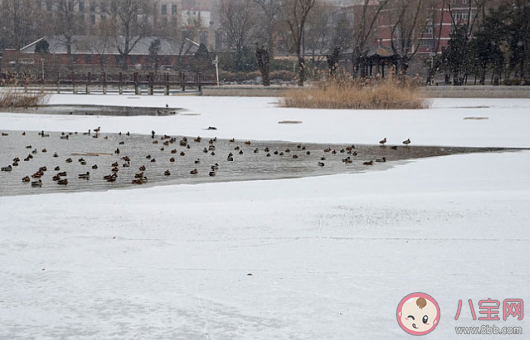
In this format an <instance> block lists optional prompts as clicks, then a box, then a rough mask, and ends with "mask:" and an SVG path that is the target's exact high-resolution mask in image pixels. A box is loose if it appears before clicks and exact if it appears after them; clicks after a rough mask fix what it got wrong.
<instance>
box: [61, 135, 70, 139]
mask: <svg viewBox="0 0 530 340" xmlns="http://www.w3.org/2000/svg"><path fill="white" fill-rule="evenodd" d="M69 137H70V136H69V135H66V136H61V137H59V138H60V139H69Z"/></svg>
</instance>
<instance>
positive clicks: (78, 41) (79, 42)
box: [20, 35, 199, 55]
mask: <svg viewBox="0 0 530 340" xmlns="http://www.w3.org/2000/svg"><path fill="white" fill-rule="evenodd" d="M156 39H159V40H160V52H159V53H158V55H180V54H182V55H194V54H195V53H196V52H197V51H198V49H199V47H198V46H197V45H196V44H193V43H191V42H189V41H185V42H184V44H183V43H182V42H177V41H172V40H168V39H163V38H157V37H146V38H142V39H140V40H139V41H138V43H137V44H136V45H135V46H134V48H133V49H132V51H131V52H130V53H129V55H149V54H150V53H149V47H150V46H151V43H152V42H153V41H155V40H156ZM41 40H46V41H47V42H48V44H49V49H48V50H49V52H50V53H51V54H66V53H67V49H66V43H65V39H64V38H63V37H61V36H45V37H42V38H40V39H39V40H36V41H34V42H32V43H31V44H29V45H27V46H25V47H23V48H22V49H21V50H20V53H27V54H33V53H35V45H37V43H38V42H39V41H41ZM118 44H119V45H123V44H124V39H123V38H122V37H120V38H118V39H117V40H116V39H112V40H111V41H109V42H108V43H106V44H105V42H104V40H103V39H99V38H98V37H97V36H83V35H76V36H74V37H72V47H71V50H72V54H106V55H119V54H120V53H119V51H118V48H117V46H118ZM181 48H182V53H179V51H180V49H181Z"/></svg>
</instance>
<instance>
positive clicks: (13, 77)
mask: <svg viewBox="0 0 530 340" xmlns="http://www.w3.org/2000/svg"><path fill="white" fill-rule="evenodd" d="M0 80H1V83H2V85H4V86H9V85H12V86H18V87H24V89H28V88H29V87H42V88H45V87H46V88H47V89H49V88H52V89H53V88H55V89H56V91H57V92H58V93H60V92H61V91H69V90H71V91H72V92H73V93H79V92H82V91H84V92H85V93H87V94H90V93H91V91H92V89H93V88H95V87H98V88H101V90H102V91H103V94H107V92H108V91H109V89H114V90H116V89H117V91H118V93H119V94H123V92H124V90H127V89H134V93H135V94H138V95H140V94H141V93H142V89H143V88H146V89H147V94H149V95H153V94H154V92H155V88H157V89H162V90H163V92H164V94H165V95H169V93H170V91H171V89H172V88H173V89H175V88H179V89H181V90H182V91H183V92H185V91H186V88H197V89H198V90H199V91H200V90H201V88H202V86H205V85H217V80H216V77H215V76H214V75H205V74H202V73H201V72H197V73H191V72H180V73H178V74H169V73H163V74H155V73H148V74H140V73H138V72H135V73H121V72H120V73H118V74H108V73H105V72H102V73H91V72H88V73H75V72H72V73H67V74H65V73H58V74H55V75H43V74H35V75H28V74H1V75H0Z"/></svg>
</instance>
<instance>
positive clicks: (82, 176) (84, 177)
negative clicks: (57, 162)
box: [77, 171, 90, 179]
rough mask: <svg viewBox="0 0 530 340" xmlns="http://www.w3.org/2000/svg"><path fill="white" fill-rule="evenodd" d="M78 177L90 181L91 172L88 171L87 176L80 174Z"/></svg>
mask: <svg viewBox="0 0 530 340" xmlns="http://www.w3.org/2000/svg"><path fill="white" fill-rule="evenodd" d="M77 177H78V178H82V179H90V172H88V171H87V172H86V174H79V175H78V176H77Z"/></svg>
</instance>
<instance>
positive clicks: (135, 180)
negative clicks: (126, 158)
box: [131, 178, 145, 184]
mask: <svg viewBox="0 0 530 340" xmlns="http://www.w3.org/2000/svg"><path fill="white" fill-rule="evenodd" d="M131 183H132V184H144V183H145V182H144V180H143V179H142V178H136V179H133V180H132V182H131Z"/></svg>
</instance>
